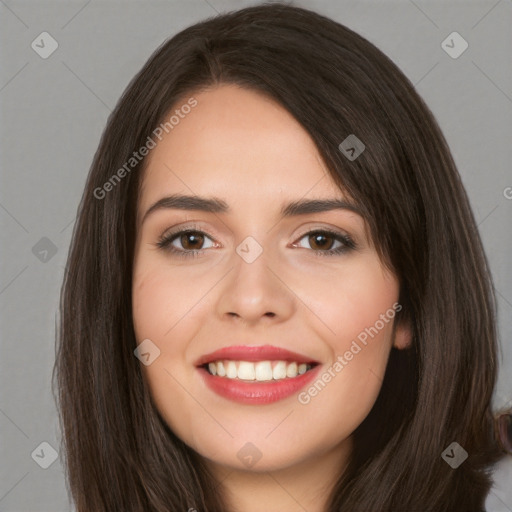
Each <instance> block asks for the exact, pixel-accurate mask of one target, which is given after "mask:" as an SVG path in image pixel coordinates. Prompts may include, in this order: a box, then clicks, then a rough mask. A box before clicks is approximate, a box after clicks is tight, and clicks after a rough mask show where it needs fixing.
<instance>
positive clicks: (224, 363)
mask: <svg viewBox="0 0 512 512" xmlns="http://www.w3.org/2000/svg"><path fill="white" fill-rule="evenodd" d="M317 365H318V363H316V362H309V363H299V362H295V361H279V360H277V361H269V360H264V361H241V360H240V361H235V360H231V359H223V360H218V361H211V362H209V363H205V364H203V365H201V368H204V369H205V370H206V371H207V372H208V373H209V374H210V375H212V376H216V377H221V378H225V379H232V380H238V381H244V382H275V381H281V380H291V379H295V378H297V377H298V376H300V375H303V374H305V373H306V372H308V371H310V370H312V369H313V368H314V367H315V366H317Z"/></svg>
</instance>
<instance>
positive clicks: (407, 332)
mask: <svg viewBox="0 0 512 512" xmlns="http://www.w3.org/2000/svg"><path fill="white" fill-rule="evenodd" d="M394 327H395V328H394V339H393V347H395V348H397V349H398V350H403V349H405V348H409V347H410V346H411V343H412V329H411V325H410V322H409V321H408V320H404V319H399V320H396V321H395V325H394Z"/></svg>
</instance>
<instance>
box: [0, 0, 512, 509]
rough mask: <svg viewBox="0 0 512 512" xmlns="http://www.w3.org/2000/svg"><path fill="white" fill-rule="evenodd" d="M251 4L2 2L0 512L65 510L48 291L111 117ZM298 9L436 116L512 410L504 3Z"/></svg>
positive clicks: (510, 112)
mask: <svg viewBox="0 0 512 512" xmlns="http://www.w3.org/2000/svg"><path fill="white" fill-rule="evenodd" d="M254 3H258V2H248V1H239V2H235V1H227V0H208V1H207V0H191V1H186V2H185V1H182V2H177V1H172V0H168V1H151V2H150V1H132V2H127V1H117V2H116V1H100V0H93V1H77V2H75V1H68V2H42V1H41V2H39V1H8V0H0V27H1V28H0V34H1V36H0V37H1V43H0V45H1V46H0V48H1V50H0V51H1V62H2V67H1V72H0V112H1V123H0V129H1V139H0V140H1V153H0V155H1V156H0V158H1V187H0V224H1V228H2V229H1V238H2V245H1V251H2V252H1V259H0V261H1V270H0V319H1V322H2V324H1V332H2V338H1V343H2V345H1V359H0V376H1V380H0V383H1V387H0V389H1V393H0V432H1V445H0V461H1V463H0V511H11V512H12V511H38V512H43V511H52V512H56V511H65V510H71V505H70V503H69V500H68V497H67V491H66V486H65V482H64V475H63V469H62V466H61V464H60V462H59V460H58V459H57V460H55V462H53V464H51V465H50V466H49V467H48V468H47V469H43V468H41V467H40V465H39V464H44V462H46V463H49V462H51V454H50V452H51V450H50V449H49V448H48V447H47V446H46V445H43V447H40V444H41V443H42V442H47V443H49V444H50V445H51V446H53V448H55V449H57V448H58V440H59V438H60V433H59V427H58V420H57V415H56V409H55V404H54V402H53V397H52V394H51V391H50V377H51V371H52V368H53V364H54V358H55V352H54V350H55V349H54V346H55V318H56V309H57V305H58V294H59V290H60V285H61V280H62V277H63V272H64V266H65V262H66V254H67V248H68V245H69V241H70V236H71V232H72V226H73V222H74V219H75V213H76V208H77V205H78V201H79V199H80V197H81V194H82V188H83V185H84V182H85V178H86V174H87V171H88V169H89V166H90V164H91V160H92V157H93V154H94V151H95V150H96V147H97V145H98V142H99V137H100V135H101V132H102V130H103V128H104V126H105V123H106V120H107V117H108V115H109V113H110V111H111V109H112V108H113V107H114V105H115V103H116V101H117V100H118V98H119V96H120V94H121V93H122V91H123V90H124V88H125V87H126V85H127V84H128V82H129V80H130V79H131V78H132V77H133V76H134V74H135V73H136V72H137V71H138V70H139V69H140V67H141V66H142V65H143V63H144V62H145V61H146V59H147V58H148V57H149V56H150V54H151V53H152V52H153V50H154V49H155V48H156V47H157V46H158V45H160V44H161V43H162V42H163V41H164V40H165V39H167V38H168V37H170V36H172V35H174V34H175V33H176V32H178V31H179V30H181V29H183V28H185V27H186V26H188V25H190V24H192V23H194V22H197V21H199V20H202V19H204V18H206V17H209V16H212V15H214V14H216V12H222V11H226V10H233V9H236V8H241V7H245V6H248V5H251V4H254ZM294 4H295V5H299V6H303V7H307V8H311V9H313V10H316V11H318V12H320V13H323V14H325V15H327V16H330V17H332V18H334V19H335V20H337V21H339V22H341V23H343V24H345V25H347V26H348V27H350V28H352V29H353V30H355V31H356V32H358V33H359V34H361V35H362V36H364V37H366V38H367V39H369V40H370V41H371V42H373V43H374V44H375V45H376V46H378V47H379V48H380V49H381V50H383V51H384V53H386V54H387V55H388V56H389V57H391V59H392V60H393V61H394V62H396V64H397V65H398V66H399V67H400V68H401V69H402V70H403V72H404V73H405V74H406V75H407V76H408V77H409V79H410V80H411V81H412V82H413V83H414V84H415V86H416V87H417V90H418V92H419V93H420V95H421V96H422V97H423V98H424V99H425V100H426V102H427V104H428V105H429V106H430V108H431V109H432V111H433V112H434V114H435V116H436V118H437V120H438V122H439V124H440V126H441V128H442V130H443V131H444V133H445V135H446V138H447V140H448V143H449V145H450V147H451V150H452V152H453V155H454V158H455V161H456V163H457V165H458V168H459V171H460V173H461V175H462V179H463V181H464V184H465V186H466V188H467V191H468V194H469V196H470V200H471V204H472V207H473V210H474V213H475V216H476V218H477V221H478V223H479V229H480V232H481V235H482V238H483V241H484V244H485V247H486V250H487V255H488V257H489V261H490V264H491V267H492V272H493V276H494V279H495V283H496V287H497V296H498V308H499V332H500V340H501V344H502V353H501V356H500V364H501V371H500V378H499V384H498V388H497V390H496V393H495V398H494V403H495V406H496V407H502V406H505V405H507V404H508V405H509V406H510V405H512V391H511V390H512V376H511V374H512V372H511V371H510V368H511V366H512V344H511V338H512V337H511V334H512V315H511V313H512V273H511V272H510V264H509V255H510V253H511V249H512V235H511V229H510V225H511V222H510V221H511V218H512V199H511V198H512V189H508V188H507V187H512V173H511V170H510V163H511V161H512V158H511V152H512V149H511V147H512V145H511V142H512V123H511V121H512V66H511V46H512V1H511V0H499V1H497V0H491V1H489V2H487V1H478V2H469V1H460V2H457V1H450V2H448V1H445V2H433V1H420V0H414V1H412V0H411V1H409V0H402V1H393V2H391V1H379V2H377V1H372V2H370V1H357V2H356V1H352V2H349V1H334V0H330V1H327V0H324V1H310V2H305V1H302V2H294ZM44 31H46V32H49V33H50V34H51V35H52V37H53V38H54V39H55V40H56V41H57V42H58V48H57V50H56V51H55V52H54V53H53V54H52V55H51V56H49V57H48V58H47V59H43V58H41V57H40V56H39V55H38V54H37V53H36V52H35V51H34V50H33V49H32V47H31V43H32V41H34V40H36V38H37V37H38V36H39V34H41V33H42V32H44ZM453 31H457V32H459V33H460V34H461V35H462V37H463V38H464V39H465V40H466V41H467V42H468V44H469V47H468V49H467V50H466V51H465V52H464V53H463V54H462V55H460V56H459V57H458V58H456V59H453V58H451V57H450V56H449V55H448V54H447V53H446V52H445V51H444V50H443V48H442V47H441V43H442V41H443V40H445V39H446V37H447V36H448V35H449V34H451V33H452V32H453ZM38 40H39V41H40V39H37V40H36V42H37V41H38ZM45 47H46V48H48V45H47V44H45ZM507 190H508V192H509V193H507ZM507 195H508V197H509V198H508V199H507V197H506V196H507ZM41 239H43V240H41ZM34 247H35V248H34ZM45 250H46V251H47V252H46V253H45V252H44V251H45ZM55 251H56V252H55ZM53 252H55V254H53ZM440 399H441V400H442V397H440ZM41 450H42V451H41ZM31 454H34V455H33V456H32V455H31ZM37 454H39V457H38V456H37ZM510 459H511V457H509V458H508V459H507V460H506V461H505V463H503V464H502V465H501V466H500V467H499V468H498V470H497V472H496V474H495V487H494V488H493V490H492V492H491V493H490V495H489V498H488V500H487V507H488V511H489V512H502V511H512V493H511V490H510V488H509V487H510V485H506V481H507V479H508V482H510V481H512V469H511V467H512V463H511V461H510ZM36 460H37V461H38V463H36Z"/></svg>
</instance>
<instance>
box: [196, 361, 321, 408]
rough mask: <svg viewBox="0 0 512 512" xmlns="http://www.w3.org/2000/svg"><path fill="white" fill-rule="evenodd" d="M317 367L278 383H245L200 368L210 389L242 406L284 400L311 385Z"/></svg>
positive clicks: (318, 366)
mask: <svg viewBox="0 0 512 512" xmlns="http://www.w3.org/2000/svg"><path fill="white" fill-rule="evenodd" d="M320 367H321V365H319V364H318V365H316V366H315V367H314V368H312V369H311V370H308V371H307V372H306V373H303V374H302V375H298V376H297V377H290V378H286V379H282V380H276V381H266V382H258V381H243V380H240V379H228V378H227V377H218V376H215V375H212V374H211V373H210V372H209V371H208V370H207V369H206V368H202V367H200V368H198V370H199V372H200V374H201V376H202V378H203V379H204V381H205V383H206V385H207V386H208V388H210V389H211V390H212V391H213V392H215V393H217V394H218V395H220V396H222V397H224V398H227V399H228V400H233V401H234V402H238V403H242V404H253V405H257V404H270V403H272V402H277V401H278V400H283V399H284V398H287V397H289V396H291V395H293V394H294V393H297V392H298V391H299V390H300V389H302V388H303V387H305V386H306V385H307V384H309V383H310V382H311V381H312V380H313V379H314V378H315V376H316V375H317V374H318V372H319V371H320Z"/></svg>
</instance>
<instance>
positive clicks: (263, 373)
mask: <svg viewBox="0 0 512 512" xmlns="http://www.w3.org/2000/svg"><path fill="white" fill-rule="evenodd" d="M240 364H241V363H240ZM253 366H255V368H256V380H260V381H264V380H272V364H271V363H270V361H260V362H259V363H256V365H253Z"/></svg>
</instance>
